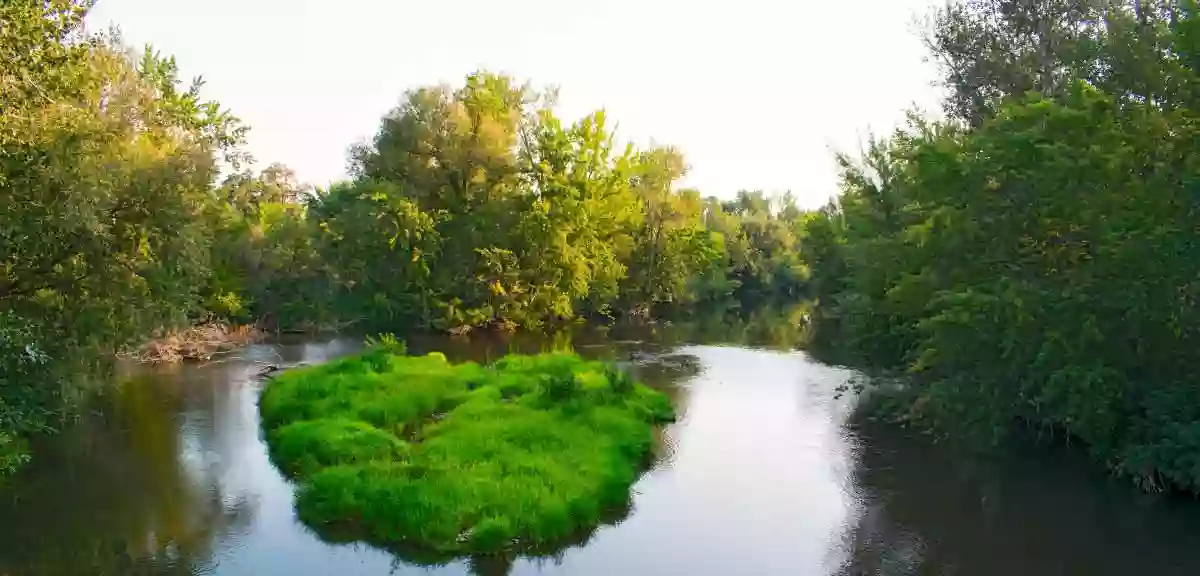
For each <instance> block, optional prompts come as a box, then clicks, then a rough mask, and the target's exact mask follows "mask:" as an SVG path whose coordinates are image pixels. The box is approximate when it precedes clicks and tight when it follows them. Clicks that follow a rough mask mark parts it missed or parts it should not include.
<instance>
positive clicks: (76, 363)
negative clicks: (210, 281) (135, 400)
mask: <svg viewBox="0 0 1200 576" xmlns="http://www.w3.org/2000/svg"><path fill="white" fill-rule="evenodd" d="M89 7H90V2H85V1H71V0H50V1H37V2H33V1H25V0H18V1H15V2H5V3H4V4H3V5H2V6H0V57H2V61H3V64H2V65H0V190H2V191H3V195H4V205H5V209H4V210H2V211H0V412H2V415H0V437H3V438H4V439H5V440H4V442H3V444H4V445H5V446H8V447H11V446H20V445H22V444H23V441H21V440H20V439H19V438H20V437H22V436H23V435H25V434H28V433H30V432H32V431H37V430H44V429H47V428H50V427H53V425H54V424H55V421H56V420H57V419H58V418H59V417H60V416H61V415H62V414H63V408H64V407H65V406H68V405H69V400H70V399H71V398H72V397H73V396H74V395H75V394H74V390H75V389H76V388H77V384H78V383H79V382H80V381H81V380H83V379H86V377H87V376H88V375H94V374H98V373H101V371H102V369H103V365H104V363H105V360H106V359H108V358H110V357H111V354H112V352H114V351H116V350H119V349H120V348H122V347H124V346H126V345H128V344H131V343H134V342H136V341H137V340H138V339H140V338H143V337H145V336H146V335H147V334H148V333H149V332H151V331H153V330H155V329H157V328H158V327H160V326H163V325H166V324H172V323H176V322H182V321H183V320H184V319H186V317H187V315H188V314H189V312H191V311H192V310H193V309H194V305H195V304H196V302H197V299H196V295H195V290H194V285H195V284H197V283H198V282H201V281H202V280H203V278H204V277H205V274H206V272H207V263H206V260H207V259H206V257H205V254H206V246H207V243H208V236H207V230H206V229H205V227H204V226H203V224H202V221H201V219H200V218H199V217H198V216H199V215H200V213H201V212H202V211H203V209H204V207H205V206H206V205H207V203H208V200H209V197H210V184H211V181H212V179H213V177H214V176H215V174H216V169H217V162H218V161H219V160H236V159H237V156H236V154H233V148H234V147H235V146H236V145H237V144H238V143H239V142H240V139H241V137H242V134H243V131H244V130H243V128H242V127H241V126H240V125H239V124H238V123H237V120H236V119H235V118H233V117H231V116H230V115H228V114H227V113H225V112H224V111H222V110H221V109H220V108H219V106H218V105H217V104H215V103H213V102H206V101H203V100H201V99H200V98H199V96H198V90H199V86H200V84H199V82H196V83H193V84H192V85H191V86H189V87H187V88H184V87H182V85H181V82H180V81H179V79H178V78H177V68H176V65H175V62H174V60H172V59H169V58H163V57H160V56H159V55H158V54H157V53H155V52H153V51H152V50H150V49H149V48H147V49H146V51H145V52H143V53H142V54H140V55H136V56H135V55H133V54H129V53H127V52H126V51H125V48H124V46H123V45H121V44H120V41H119V39H118V38H115V37H108V36H95V35H89V34H87V33H86V32H85V31H83V29H82V20H83V17H84V15H85V14H86V12H87V10H88V8H89ZM5 461H6V462H10V463H11V462H13V461H14V460H12V459H7V458H6V459H5ZM5 467H6V468H7V467H9V466H7V465H6V466H5Z"/></svg>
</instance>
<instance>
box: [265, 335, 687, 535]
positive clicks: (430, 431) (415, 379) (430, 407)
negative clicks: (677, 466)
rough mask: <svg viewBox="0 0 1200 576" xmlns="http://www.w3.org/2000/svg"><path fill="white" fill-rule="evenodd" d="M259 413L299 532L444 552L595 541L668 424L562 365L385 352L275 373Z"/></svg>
mask: <svg viewBox="0 0 1200 576" xmlns="http://www.w3.org/2000/svg"><path fill="white" fill-rule="evenodd" d="M260 410H261V412H262V417H263V426H264V428H265V429H266V432H267V441H268V444H269V446H270V449H271V453H272V457H273V459H274V460H275V461H276V462H277V464H278V465H279V466H280V467H281V468H283V469H284V470H285V471H287V472H288V473H289V474H292V475H294V476H295V477H296V478H297V479H298V480H299V482H300V490H299V493H298V495H297V506H298V509H299V513H300V517H301V518H302V519H303V520H304V521H305V522H307V523H309V524H313V525H317V526H320V527H337V528H339V529H340V531H341V532H342V533H343V534H344V533H345V532H346V531H347V530H348V531H349V532H350V533H351V534H353V536H352V537H355V538H362V539H365V540H369V541H373V542H378V543H383V544H391V545H398V546H402V547H416V548H419V549H422V550H428V551H431V552H435V553H438V554H451V555H456V554H473V553H486V552H499V551H502V550H523V549H535V548H541V547H543V546H547V545H552V544H553V543H555V542H558V541H566V540H568V539H570V538H572V537H574V536H575V535H578V534H580V533H582V532H586V531H588V530H589V529H591V528H594V527H595V526H596V525H597V524H598V523H599V522H600V521H601V519H602V517H603V516H604V514H605V512H606V511H608V510H612V509H614V508H618V507H620V506H622V505H624V504H626V503H627V502H628V499H629V488H630V486H631V485H632V484H633V482H634V480H635V479H636V476H637V475H638V473H639V472H640V470H641V469H642V468H643V464H644V462H645V461H646V456H647V455H648V454H649V452H650V449H651V444H652V427H653V424H654V423H656V422H662V421H667V420H670V419H672V418H673V417H674V412H673V409H672V407H671V404H670V401H669V400H668V399H667V397H666V396H665V395H663V394H661V393H659V392H657V391H654V390H652V389H650V388H647V387H646V386H643V385H641V384H638V383H635V382H634V381H633V380H631V379H630V378H629V376H628V375H626V374H624V373H622V372H618V371H616V370H614V369H611V368H610V367H608V366H606V365H604V364H601V363H598V362H589V361H585V360H582V359H581V358H579V357H578V356H575V355H573V354H543V355H538V356H508V357H505V358H503V359H501V360H499V361H497V362H496V363H494V364H492V365H489V366H481V365H478V364H474V363H465V364H451V363H449V362H447V361H446V359H445V357H444V356H442V355H440V354H436V353H435V354H430V355H428V356H422V357H413V356H404V355H403V350H402V349H400V348H399V347H397V346H390V347H389V346H378V347H375V348H372V349H371V350H369V351H367V352H366V353H364V354H362V355H359V356H355V357H350V358H344V359H340V360H335V361H333V362H329V363H327V364H323V365H320V366H315V367H309V368H302V369H297V370H292V371H289V372H286V373H284V374H282V375H280V376H279V377H278V378H276V379H275V380H273V381H272V382H271V384H270V385H269V386H268V387H267V389H266V391H265V392H264V394H263V397H262V400H261V404H260Z"/></svg>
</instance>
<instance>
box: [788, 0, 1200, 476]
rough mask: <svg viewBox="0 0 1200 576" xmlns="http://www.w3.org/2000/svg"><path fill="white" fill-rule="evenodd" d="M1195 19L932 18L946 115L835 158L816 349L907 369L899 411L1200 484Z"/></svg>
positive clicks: (1132, 14)
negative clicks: (1021, 435)
mask: <svg viewBox="0 0 1200 576" xmlns="http://www.w3.org/2000/svg"><path fill="white" fill-rule="evenodd" d="M1198 26H1200V20H1198V19H1197V16H1196V14H1195V11H1194V7H1193V6H1183V7H1179V6H1168V7H1166V8H1163V7H1161V6H1160V5H1158V4H1154V5H1153V6H1151V5H1150V4H1147V3H1138V2H1126V3H1123V4H1122V3H1113V2H1099V1H1097V2H1087V1H1084V2H1037V3H1028V2H1016V1H1010V0H972V1H970V2H966V3H962V4H956V5H952V6H950V7H948V8H946V9H945V10H943V11H941V12H939V13H938V14H937V15H936V17H935V18H934V20H933V28H932V30H931V32H930V34H929V44H930V46H931V48H932V49H933V54H934V56H935V59H936V60H937V61H938V62H940V63H941V64H942V65H943V70H944V72H945V83H946V86H947V88H948V93H949V99H948V103H947V109H948V112H949V113H950V115H951V118H950V119H949V120H948V121H945V122H924V121H920V120H914V121H913V122H912V124H911V126H910V128H909V129H907V130H902V131H900V132H898V133H896V134H895V135H893V136H892V137H891V138H890V139H887V140H884V141H878V142H874V143H873V144H872V145H871V146H870V147H869V148H868V150H867V151H866V153H865V154H864V155H863V157H862V158H861V160H852V159H849V158H843V159H842V161H843V167H844V170H843V174H844V178H843V187H842V192H841V195H840V196H839V197H838V198H837V200H836V201H835V202H834V203H832V204H831V205H829V206H828V207H827V208H826V209H824V210H823V211H821V212H820V213H819V214H817V215H815V216H814V217H813V219H812V220H811V221H810V222H809V224H808V226H807V227H806V230H805V235H804V240H803V242H804V244H805V246H806V249H807V250H806V253H807V254H808V255H809V265H810V266H811V268H812V270H813V272H812V278H811V282H812V284H811V286H812V289H813V291H814V295H815V296H816V297H817V299H818V300H819V304H818V306H817V312H816V314H815V317H816V319H817V324H818V332H819V334H821V336H820V340H822V341H824V342H823V343H831V342H836V343H837V344H838V345H840V346H841V347H842V348H843V350H844V351H845V352H847V353H848V354H849V356H850V357H851V358H852V359H853V360H854V361H856V362H858V363H861V364H864V365H867V366H872V367H877V368H885V369H899V370H905V371H907V372H909V373H910V374H911V376H912V377H911V379H910V385H909V387H908V388H907V389H906V390H905V392H904V393H903V394H902V395H901V396H900V397H898V398H894V399H893V401H894V402H893V403H894V405H893V408H896V409H897V410H898V415H899V416H900V417H901V418H903V419H905V420H907V421H909V422H912V423H915V424H918V425H921V426H924V427H927V428H928V429H931V430H933V431H936V432H940V433H943V434H951V435H954V436H958V437H969V438H975V439H978V440H983V441H992V440H996V439H998V438H999V437H1000V436H1002V435H1003V434H1004V433H1005V432H1006V431H1007V430H1009V429H1010V428H1011V427H1012V425H1013V424H1014V423H1016V422H1025V423H1028V424H1029V425H1033V426H1038V427H1043V428H1045V429H1048V430H1053V431H1062V432H1065V433H1067V434H1069V435H1070V436H1072V437H1075V438H1078V439H1081V440H1083V441H1084V442H1085V443H1086V445H1087V446H1089V448H1090V450H1091V451H1092V453H1093V454H1095V455H1096V457H1097V458H1099V459H1101V460H1102V461H1104V462H1107V463H1108V464H1109V465H1110V466H1111V467H1113V468H1114V469H1115V470H1117V471H1120V472H1122V473H1126V474H1129V475H1132V476H1134V477H1136V478H1138V479H1139V480H1140V481H1142V482H1143V483H1144V484H1145V485H1146V486H1148V487H1162V486H1164V485H1168V484H1174V485H1179V486H1183V487H1186V488H1189V489H1192V490H1195V489H1198V488H1200V460H1198V459H1197V458H1198V456H1200V387H1197V385H1196V381H1195V376H1194V365H1195V364H1196V362H1197V360H1200V347H1198V346H1197V343H1198V342H1200V316H1198V315H1200V308H1197V305H1196V304H1197V297H1198V296H1200V246H1198V245H1197V239H1200V203H1198V202H1200V196H1198V195H1197V191H1198V190H1200V188H1198V187H1197V185H1198V184H1200V182H1198V181H1197V175H1198V174H1200V164H1197V159H1196V155H1195V145H1196V142H1198V141H1200V123H1198V122H1197V121H1198V119H1200V117H1198V116H1197V114H1196V110H1197V106H1196V105H1197V104H1198V103H1200V102H1197V101H1196V97H1197V94H1200V91H1198V89H1200V77H1198V76H1197V73H1196V72H1197V68H1196V67H1195V65H1196V64H1197V63H1198V62H1200V60H1198V57H1200V45H1198V44H1197V40H1200V36H1198V35H1197V34H1198V33H1200V28H1198Z"/></svg>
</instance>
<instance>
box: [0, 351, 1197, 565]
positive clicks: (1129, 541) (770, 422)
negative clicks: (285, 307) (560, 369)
mask: <svg viewBox="0 0 1200 576" xmlns="http://www.w3.org/2000/svg"><path fill="white" fill-rule="evenodd" d="M683 340H684V341H686V338H684V339H683ZM693 341H695V340H693ZM679 342H680V338H679V337H672V338H667V337H664V336H663V335H661V334H660V335H653V334H646V333H633V334H623V335H622V334H607V335H605V334H600V333H581V334H576V335H575V336H574V337H573V338H571V339H567V338H565V337H559V338H558V339H557V340H556V341H553V342H546V341H536V340H520V339H518V340H507V341H499V340H495V339H492V340H476V341H472V342H465V341H461V340H458V341H454V340H427V341H415V342H410V349H414V351H425V350H441V351H443V352H445V353H446V354H447V356H450V357H451V358H457V359H467V358H469V359H475V360H487V359H489V358H495V357H497V356H500V355H502V354H504V353H505V351H507V350H510V349H517V350H522V351H536V350H538V349H541V348H543V347H546V346H557V347H563V346H573V347H574V348H575V349H577V350H578V351H579V352H580V353H581V354H584V355H587V356H593V357H599V358H606V359H612V360H617V361H621V362H625V363H628V364H629V366H630V367H631V368H632V369H633V370H634V371H635V372H636V373H637V374H638V375H639V376H640V378H641V379H642V380H644V381H646V382H647V383H650V384H652V385H654V386H657V387H659V388H661V389H663V390H665V391H667V392H668V393H669V394H671V396H672V397H673V398H674V399H675V402H676V404H677V406H678V407H679V413H680V415H681V418H680V420H679V421H678V422H677V423H675V424H673V425H671V426H669V427H668V428H666V429H665V430H663V432H662V443H661V444H662V447H661V449H660V453H661V454H660V457H659V460H658V462H657V464H656V466H655V467H654V468H653V469H652V470H650V471H649V472H648V473H647V474H646V475H645V476H644V477H643V478H642V479H641V480H640V481H639V482H638V484H637V485H636V486H635V488H634V490H635V495H634V499H633V501H634V506H633V509H632V510H631V511H630V512H629V514H628V515H627V516H626V517H625V518H623V519H622V520H621V521H620V522H618V523H616V524H615V525H609V526H604V527H602V528H600V529H599V530H598V531H597V532H596V533H595V534H594V535H593V536H592V537H591V538H590V540H588V541H587V542H585V543H582V544H581V545H578V546H575V547H571V548H568V549H565V550H562V551H561V552H560V553H558V554H557V555H555V556H552V557H548V558H537V559H529V558H515V559H493V560H486V561H485V560H479V561H475V562H470V561H463V562H459V563H454V564H450V565H446V566H438V567H420V566H413V565H409V564H406V563H405V562H404V560H402V559H400V558H398V557H396V556H393V555H392V554H390V553H388V552H386V551H382V550H378V549H375V548H371V547H369V546H365V545H357V544H330V543H325V542H322V541H321V540H320V539H319V538H318V537H317V536H316V535H315V534H313V533H312V532H311V531H310V530H309V529H307V528H306V527H305V526H304V525H302V524H300V523H299V522H298V521H297V519H296V517H295V514H294V512H293V509H292V493H293V487H292V486H291V484H290V483H289V482H288V481H287V480H285V479H284V478H283V477H282V476H280V474H279V473H278V471H276V470H275V468H274V467H273V466H272V465H271V463H270V461H269V460H268V459H267V454H266V450H265V446H264V445H263V443H262V440H261V437H260V432H259V428H258V416H257V409H256V401H257V398H258V394H259V390H260V386H261V385H260V384H259V383H258V382H256V381H255V379H254V378H253V374H254V373H255V372H256V370H257V367H256V364H255V361H269V362H277V363H278V362H283V363H291V362H300V361H304V362H319V361H321V360H324V359H327V358H330V357H333V356H337V355H340V354H345V353H348V352H352V351H353V350H355V349H357V348H358V347H359V346H358V344H357V342H356V341H354V340H337V339H334V340H319V341H304V342H295V343H285V344H275V345H263V346H255V347H252V348H250V349H248V350H246V351H244V352H243V353H241V354H239V355H238V357H237V358H232V359H229V360H227V361H225V362H220V363H214V364H209V365H207V366H175V367H165V368H155V369H144V368H143V369H138V370H135V371H133V373H131V374H130V375H129V377H127V378H125V379H123V380H122V382H121V383H120V384H119V385H114V386H113V388H112V389H111V390H110V391H109V392H108V393H107V394H106V395H105V396H104V398H102V399H101V400H100V401H98V402H97V404H96V406H95V408H94V409H93V410H92V411H91V412H90V413H88V414H87V415H85V416H84V417H83V418H81V419H80V421H79V422H78V423H76V424H74V425H72V426H71V427H69V428H68V429H67V430H66V431H65V432H64V433H63V434H61V435H59V436H56V437H54V438H49V439H46V440H43V441H41V442H39V444H38V445H37V450H38V452H37V455H38V458H37V460H36V461H35V463H34V464H33V465H32V466H30V467H29V468H27V469H26V470H24V471H23V472H22V473H21V474H19V475H18V476H17V477H16V478H14V479H12V480H10V481H9V482H8V483H7V484H6V485H3V486H0V575H6V576H7V575H13V576H16V575H27V574H28V575H41V574H64V575H77V574H78V575H91V574H97V575H103V574H119V575H125V574H212V575H220V576H234V575H238V576H240V575H247V576H248V575H263V574H286V575H307V574H336V575H338V576H351V575H356V574H438V575H440V574H466V573H472V572H474V573H481V574H493V573H500V574H503V573H505V572H508V573H511V574H518V575H525V574H547V575H548V574H571V575H597V576H600V575H605V576H607V575H634V574H672V575H673V574H692V575H709V574H711V575H724V574H737V575H754V574H766V575H774V574H800V575H808V574H812V575H845V576H857V575H866V574H871V575H876V574H878V575H926V574H928V575H984V576H988V575H997V576H1000V575H1005V576H1008V575H1012V574H1023V575H1042V574H1045V575H1068V574H1080V575H1085V574H1086V575H1109V574H1112V575H1116V574H1134V575H1142V574H1146V575H1157V574H1167V575H1173V574H1179V575H1184V574H1189V575H1194V574H1200V554H1197V552H1198V551H1200V504H1197V503H1196V502H1194V501H1192V500H1182V499H1178V498H1176V499H1172V498H1167V497H1159V496H1150V495H1144V494H1140V493H1138V492H1136V491H1135V490H1133V489H1131V488H1130V487H1128V486H1127V485H1126V484H1124V483H1121V482H1119V481H1114V480H1110V479H1109V478H1107V476H1106V475H1105V474H1103V472H1101V471H1098V470H1096V469H1094V468H1092V467H1091V466H1089V465H1088V464H1087V463H1086V462H1083V461H1082V460H1081V459H1080V458H1079V457H1078V456H1077V455H1075V454H1074V453H1072V452H1069V451H1064V450H1055V449H1050V448H1045V447H1041V448H1037V447H1031V448H1028V449H1019V450H1018V449H1014V450H1012V451H1011V452H1010V453H1008V454H1005V455H1003V456H1002V457H991V458H988V459H979V458H967V457H964V456H962V455H960V454H954V453H952V452H950V451H949V449H946V448H943V447H940V446H936V445H932V444H929V443H927V442H925V441H923V440H920V439H914V438H909V437H907V436H906V435H905V434H904V432H903V431H902V430H898V429H896V428H888V427H878V426H872V425H855V426H850V425H848V424H847V420H848V418H849V417H850V412H851V408H852V406H851V404H852V401H851V400H850V399H847V398H841V399H839V398H838V397H837V394H836V390H835V389H836V388H837V386H838V385H839V384H841V383H843V382H845V380H846V379H847V378H849V377H850V376H851V373H850V372H848V371H846V370H842V369H838V368H833V367H829V366H825V365H822V364H820V363H817V362H815V361H813V360H811V359H810V358H808V357H807V356H806V355H805V354H803V353H800V352H788V351H771V350H767V349H758V348H750V347H741V346H730V345H725V346H718V345H697V344H685V343H679Z"/></svg>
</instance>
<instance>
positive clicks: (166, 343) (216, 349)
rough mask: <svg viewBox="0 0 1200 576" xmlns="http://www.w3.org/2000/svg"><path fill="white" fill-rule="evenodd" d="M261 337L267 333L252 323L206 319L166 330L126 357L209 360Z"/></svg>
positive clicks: (158, 361)
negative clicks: (170, 330)
mask: <svg viewBox="0 0 1200 576" xmlns="http://www.w3.org/2000/svg"><path fill="white" fill-rule="evenodd" d="M264 337H266V333H265V332H263V331H262V330H260V329H259V328H258V326H256V325H253V324H245V325H233V326H231V325H228V324H225V323H223V322H208V323H205V324H200V325H197V326H192V327H189V328H185V329H183V330H176V331H172V332H168V333H167V334H165V335H163V336H161V337H159V338H155V339H153V340H151V341H149V342H147V343H145V344H143V345H142V346H140V347H138V348H137V349H136V350H133V351H131V352H129V353H128V354H126V356H128V357H130V358H132V359H134V360H136V361H138V362H145V363H150V364H163V363H173V362H182V361H209V360H212V359H213V357H214V356H218V355H221V354H225V353H228V352H231V351H233V350H236V349H238V348H240V347H242V346H245V345H247V344H253V343H255V342H258V341H260V340H262V339H263V338H264Z"/></svg>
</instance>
